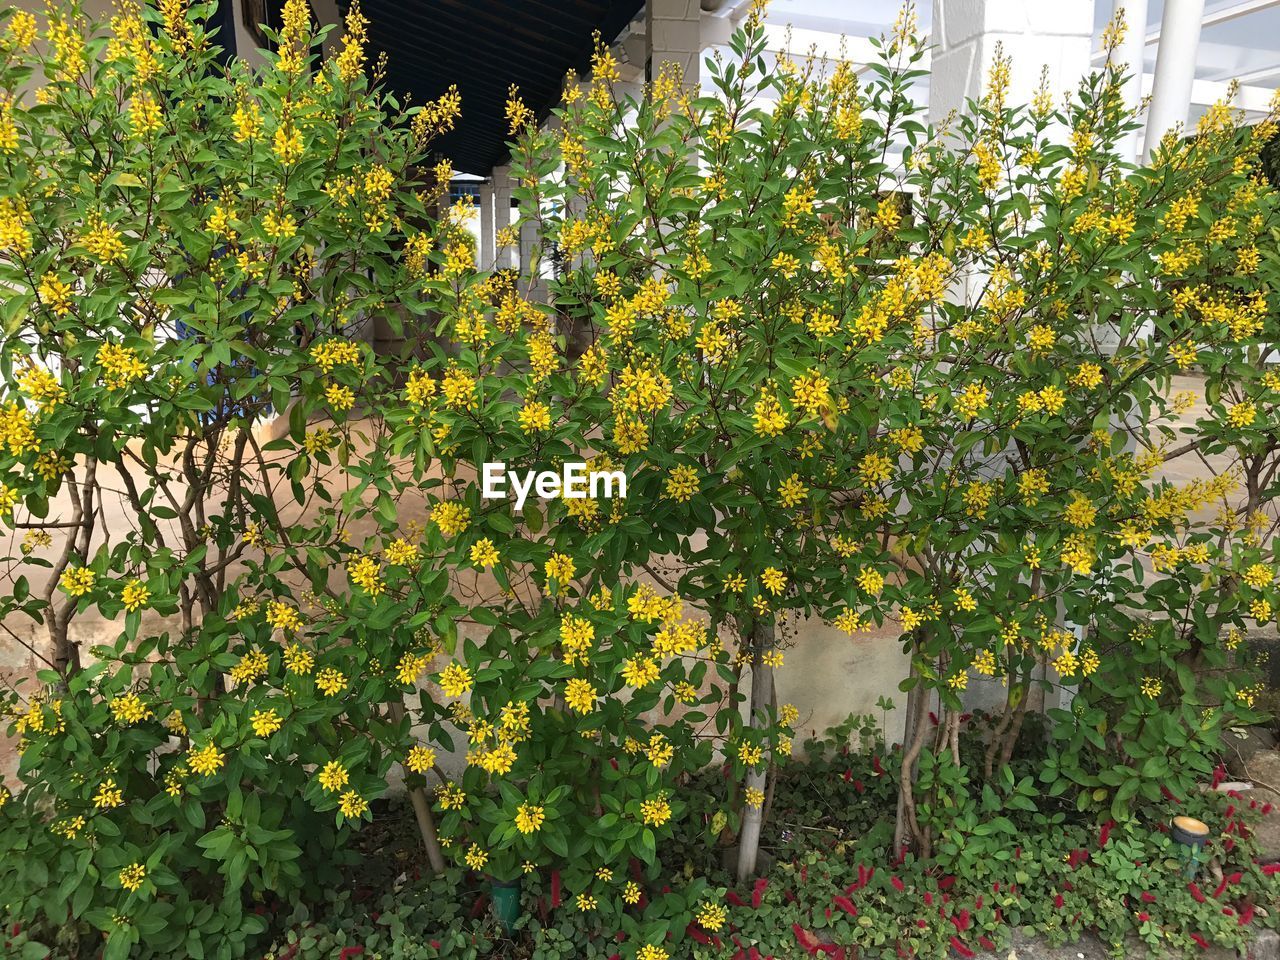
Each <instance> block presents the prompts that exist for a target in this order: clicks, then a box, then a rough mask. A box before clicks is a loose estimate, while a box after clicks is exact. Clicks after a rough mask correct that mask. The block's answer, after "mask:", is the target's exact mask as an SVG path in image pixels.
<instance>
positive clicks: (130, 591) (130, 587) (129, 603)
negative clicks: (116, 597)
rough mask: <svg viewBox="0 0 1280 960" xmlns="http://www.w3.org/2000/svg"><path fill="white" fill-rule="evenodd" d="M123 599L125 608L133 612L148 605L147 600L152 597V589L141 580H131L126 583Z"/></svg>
mask: <svg viewBox="0 0 1280 960" xmlns="http://www.w3.org/2000/svg"><path fill="white" fill-rule="evenodd" d="M121 599H122V600H123V601H124V608H125V609H126V610H128V611H129V612H130V613H132V612H133V611H135V610H137V609H139V608H140V607H145V606H146V605H147V601H149V600H150V599H151V591H150V590H149V589H147V585H146V584H144V583H143V582H142V581H141V580H130V581H129V582H128V583H126V584H125V585H124V592H123V593H122V594H121Z"/></svg>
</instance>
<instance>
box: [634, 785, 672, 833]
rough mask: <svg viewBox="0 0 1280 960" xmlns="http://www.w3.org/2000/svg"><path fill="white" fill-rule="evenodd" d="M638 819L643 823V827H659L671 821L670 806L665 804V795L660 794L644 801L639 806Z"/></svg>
mask: <svg viewBox="0 0 1280 960" xmlns="http://www.w3.org/2000/svg"><path fill="white" fill-rule="evenodd" d="M640 818H641V819H642V820H643V821H644V823H645V826H649V827H660V826H662V825H663V824H664V823H666V822H667V821H668V820H670V819H671V804H670V803H668V802H667V795H666V794H665V793H660V794H658V795H657V796H655V797H653V798H652V799H649V800H644V801H642V802H641V804H640Z"/></svg>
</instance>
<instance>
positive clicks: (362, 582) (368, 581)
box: [347, 556, 387, 597]
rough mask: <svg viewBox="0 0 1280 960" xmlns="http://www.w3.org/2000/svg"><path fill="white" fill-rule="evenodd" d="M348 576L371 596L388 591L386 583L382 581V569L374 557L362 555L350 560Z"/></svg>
mask: <svg viewBox="0 0 1280 960" xmlns="http://www.w3.org/2000/svg"><path fill="white" fill-rule="evenodd" d="M347 576H349V577H350V578H351V582H352V583H354V584H355V585H356V586H358V587H359V588H360V589H362V590H363V591H364V592H365V593H367V594H369V596H371V597H377V596H380V595H381V594H383V593H385V592H386V589H387V588H386V585H385V584H384V583H383V582H382V571H381V569H380V568H379V566H378V562H377V561H376V560H374V559H373V557H368V556H360V557H356V558H355V559H354V560H349V561H348V562H347Z"/></svg>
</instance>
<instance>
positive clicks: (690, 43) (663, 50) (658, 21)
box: [645, 0, 702, 86]
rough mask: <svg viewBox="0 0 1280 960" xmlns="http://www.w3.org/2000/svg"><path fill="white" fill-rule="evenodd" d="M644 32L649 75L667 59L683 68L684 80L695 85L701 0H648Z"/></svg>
mask: <svg viewBox="0 0 1280 960" xmlns="http://www.w3.org/2000/svg"><path fill="white" fill-rule="evenodd" d="M645 33H646V35H647V36H648V38H649V77H650V79H652V78H654V77H656V76H657V75H658V71H659V70H660V69H661V68H662V64H663V62H664V61H668V60H669V61H671V62H672V63H676V64H678V65H679V66H680V68H681V69H682V70H683V71H684V80H685V83H689V84H693V85H695V86H696V85H697V83H698V73H699V67H700V66H701V64H702V3H701V0H648V2H647V3H646V4H645Z"/></svg>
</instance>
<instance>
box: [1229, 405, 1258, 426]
mask: <svg viewBox="0 0 1280 960" xmlns="http://www.w3.org/2000/svg"><path fill="white" fill-rule="evenodd" d="M1257 416H1258V408H1257V406H1256V405H1254V404H1252V403H1250V402H1248V401H1247V400H1246V401H1244V402H1242V403H1237V404H1235V405H1234V406H1232V408H1231V409H1230V410H1228V411H1227V423H1229V424H1231V426H1233V427H1247V426H1250V425H1251V424H1252V423H1253V421H1254V420H1255V419H1257Z"/></svg>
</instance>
